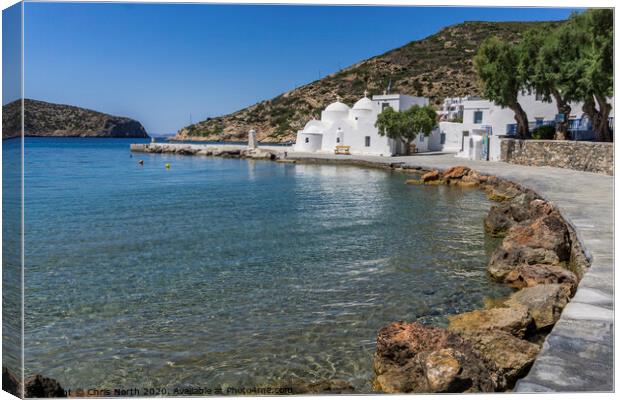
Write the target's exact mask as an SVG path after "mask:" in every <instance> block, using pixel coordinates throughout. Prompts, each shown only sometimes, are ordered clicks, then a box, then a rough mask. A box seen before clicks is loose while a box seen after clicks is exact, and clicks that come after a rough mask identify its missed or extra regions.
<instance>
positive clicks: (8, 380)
mask: <svg viewBox="0 0 620 400" xmlns="http://www.w3.org/2000/svg"><path fill="white" fill-rule="evenodd" d="M2 390H4V391H5V392H8V393H11V394H12V395H13V396H16V397H21V388H20V384H19V380H18V379H17V377H16V376H15V374H13V373H12V372H11V371H9V369H8V368H7V367H2Z"/></svg>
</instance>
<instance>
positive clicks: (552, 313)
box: [506, 283, 570, 331]
mask: <svg viewBox="0 0 620 400" xmlns="http://www.w3.org/2000/svg"><path fill="white" fill-rule="evenodd" d="M569 300H570V287H569V286H568V285H562V284H559V283H552V284H547V285H537V286H533V287H528V288H525V289H521V290H519V291H518V292H516V293H513V294H512V295H511V296H510V298H509V299H508V300H507V301H506V305H508V306H511V307H526V308H527V310H528V312H529V314H530V315H531V316H532V319H533V321H534V324H535V326H536V329H537V330H538V331H540V330H544V329H547V328H550V327H552V326H553V325H554V324H555V323H556V322H557V320H558V319H559V318H560V314H561V313H562V310H563V309H564V307H565V306H566V304H567V303H568V301H569Z"/></svg>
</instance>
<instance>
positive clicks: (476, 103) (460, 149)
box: [439, 94, 613, 161]
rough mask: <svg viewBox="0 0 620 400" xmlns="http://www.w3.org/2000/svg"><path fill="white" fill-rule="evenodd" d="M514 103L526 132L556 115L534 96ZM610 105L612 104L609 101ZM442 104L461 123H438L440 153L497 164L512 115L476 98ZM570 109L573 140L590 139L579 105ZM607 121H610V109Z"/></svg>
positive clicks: (521, 97) (552, 105) (512, 129)
mask: <svg viewBox="0 0 620 400" xmlns="http://www.w3.org/2000/svg"><path fill="white" fill-rule="evenodd" d="M518 100H519V104H521V107H523V110H524V111H525V112H526V114H527V117H528V121H529V124H530V126H529V128H530V130H533V129H534V128H536V127H537V126H541V125H551V124H554V123H555V117H556V114H557V113H558V111H557V106H556V103H555V101H552V102H545V101H542V100H541V99H540V98H539V97H538V96H537V95H535V94H521V95H519V97H518ZM610 101H611V104H613V98H612V99H610ZM444 103H445V104H449V105H454V104H457V105H458V107H459V109H460V114H461V115H462V122H449V121H445V120H444V121H441V122H440V123H439V135H440V136H441V138H442V141H443V142H444V144H443V145H442V147H441V149H442V150H443V151H452V152H457V153H458V154H457V155H458V156H460V157H466V158H470V159H485V160H491V161H498V160H499V157H500V139H501V137H503V136H506V135H514V134H515V133H516V121H515V118H514V112H513V111H512V110H511V109H509V108H504V107H500V106H498V105H496V104H495V103H493V102H492V101H489V100H485V99H481V98H477V97H468V98H460V99H459V101H458V102H455V101H454V99H446V101H445V102H444ZM570 106H571V116H570V121H569V123H570V127H571V128H570V130H571V134H572V135H573V139H576V140H588V139H592V138H593V133H592V131H591V129H590V124H589V121H588V119H587V116H585V115H584V113H583V111H582V106H583V103H571V104H570ZM610 117H611V118H612V119H613V109H612V112H611V114H610ZM446 119H447V118H446Z"/></svg>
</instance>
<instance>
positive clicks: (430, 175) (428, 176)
mask: <svg viewBox="0 0 620 400" xmlns="http://www.w3.org/2000/svg"><path fill="white" fill-rule="evenodd" d="M439 178H440V175H439V171H437V170H434V171H430V172H427V173H425V174H424V175H422V176H421V177H420V180H421V181H422V182H424V183H426V182H430V181H436V180H438V179H439Z"/></svg>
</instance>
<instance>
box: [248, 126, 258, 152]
mask: <svg viewBox="0 0 620 400" xmlns="http://www.w3.org/2000/svg"><path fill="white" fill-rule="evenodd" d="M256 147H257V142H256V131H255V130H254V129H250V131H249V132H248V148H249V149H255V148H256Z"/></svg>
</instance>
